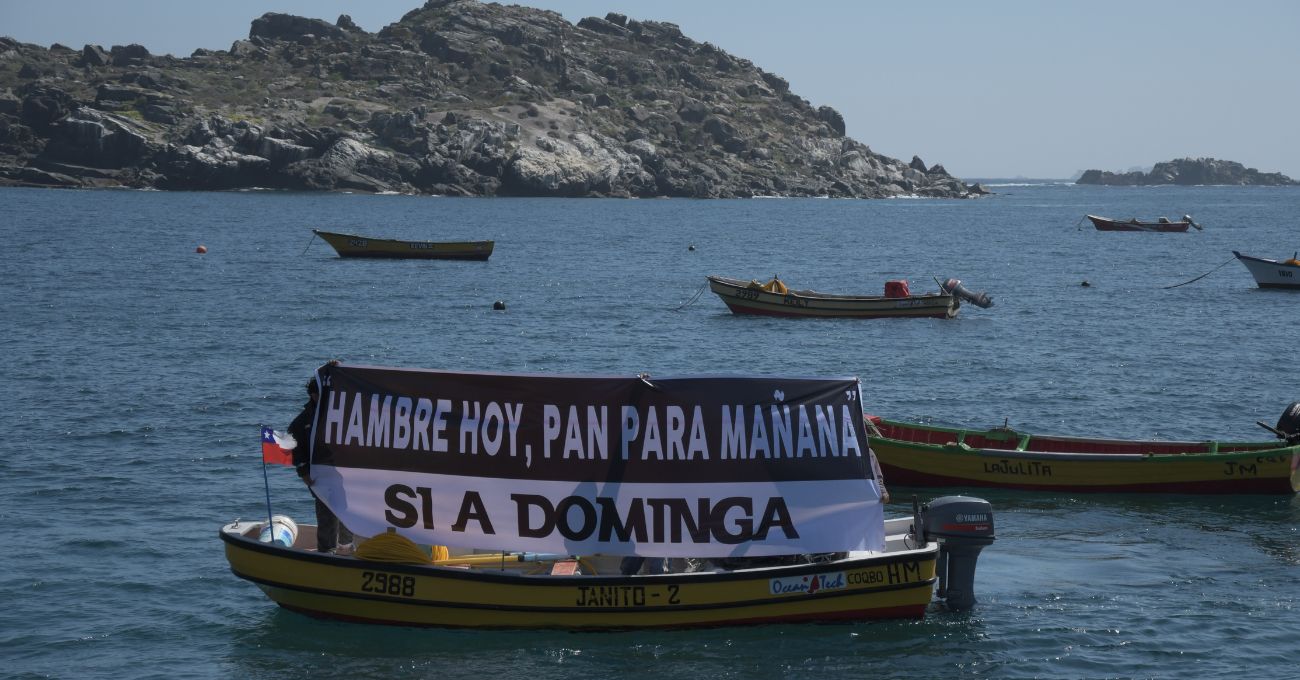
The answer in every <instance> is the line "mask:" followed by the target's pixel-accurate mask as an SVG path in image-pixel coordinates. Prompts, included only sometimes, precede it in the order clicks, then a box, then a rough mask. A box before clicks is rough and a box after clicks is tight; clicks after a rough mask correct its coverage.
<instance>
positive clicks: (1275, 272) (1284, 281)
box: [1232, 250, 1300, 290]
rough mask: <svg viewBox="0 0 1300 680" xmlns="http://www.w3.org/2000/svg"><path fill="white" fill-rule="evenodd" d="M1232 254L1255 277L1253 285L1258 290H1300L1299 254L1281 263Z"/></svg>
mask: <svg viewBox="0 0 1300 680" xmlns="http://www.w3.org/2000/svg"><path fill="white" fill-rule="evenodd" d="M1232 254H1233V255H1235V256H1236V257H1237V259H1238V260H1241V263H1242V264H1244V265H1246V269H1249V270H1250V275H1251V276H1253V277H1255V283H1256V284H1258V285H1259V287H1260V288H1290V289H1292V290H1300V253H1296V254H1295V255H1292V256H1291V259H1289V260H1282V261H1278V260H1269V259H1265V258H1262V257H1251V256H1249V255H1242V254H1241V253H1239V252H1237V251H1235V250H1234V251H1232Z"/></svg>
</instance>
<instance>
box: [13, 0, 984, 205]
mask: <svg viewBox="0 0 1300 680" xmlns="http://www.w3.org/2000/svg"><path fill="white" fill-rule="evenodd" d="M0 185H10V186H15V185H17V186H49V187H112V186H123V187H135V188H158V189H191V190H209V189H238V188H247V187H264V188H276V189H291V190H321V191H362V192H377V193H378V192H403V193H422V194H442V195H463V196H494V195H510V196H621V197H631V196H637V197H651V196H677V197H695V198H717V197H750V196H758V195H780V196H834V197H856V198H882V197H890V196H898V195H920V196H930V197H946V198H964V197H971V196H977V195H980V194H982V193H985V192H984V190H983V188H982V187H979V186H978V185H976V186H973V187H972V186H967V185H966V184H965V183H963V182H962V181H960V180H958V179H956V178H954V177H952V176H951V175H949V174H948V173H947V171H945V170H944V168H943V166H941V165H935V166H933V167H927V166H926V164H925V163H924V162H922V161H921V160H920V159H919V158H916V157H913V158H912V161H911V162H910V163H904V162H902V161H899V160H896V159H893V158H889V157H887V156H883V155H880V154H877V153H874V152H872V151H871V149H870V148H868V147H867V146H866V145H864V144H862V143H860V142H857V141H855V140H853V139H851V138H849V137H847V136H845V126H844V118H843V117H842V116H841V115H840V114H839V113H838V112H837V111H835V110H834V109H833V108H831V107H829V106H816V107H815V106H813V105H812V104H810V103H809V102H808V101H807V100H805V99H803V98H802V97H799V96H798V95H796V94H795V93H793V92H792V91H791V90H790V86H789V84H788V83H787V82H786V81H785V80H784V79H782V78H781V77H779V76H777V75H774V74H772V73H768V72H766V71H764V70H762V69H761V68H759V67H757V66H755V65H754V64H753V63H751V62H750V61H748V60H745V59H740V58H737V57H734V56H732V55H730V54H727V53H726V52H725V51H723V50H721V49H719V48H718V47H716V46H714V45H712V44H710V43H707V42H697V41H695V40H693V39H691V38H688V37H687V36H685V35H683V34H682V32H681V30H680V29H679V28H678V27H677V26H676V25H674V24H671V23H665V22H658V21H637V20H629V19H628V18H627V17H625V16H623V15H620V14H613V13H611V14H608V15H606V16H605V18H603V19H602V18H597V17H588V18H586V19H582V20H581V21H579V22H578V23H577V24H576V25H574V24H571V23H569V22H568V21H566V20H565V19H564V18H563V17H562V16H561V15H559V14H557V13H555V12H550V11H543V10H537V9H531V8H527V7H520V6H513V5H512V6H502V5H497V4H485V3H480V2H478V1H477V0H430V1H429V2H427V3H426V4H425V5H424V6H423V7H421V8H419V9H416V10H413V11H411V12H409V13H407V14H406V15H405V16H403V17H402V18H401V20H399V21H398V22H396V23H394V24H391V25H389V26H386V27H384V28H383V29H382V30H380V31H378V32H377V33H368V32H366V31H364V30H362V29H361V28H360V27H358V26H357V25H356V24H355V23H354V22H353V21H352V20H351V19H350V18H349V17H348V16H347V15H343V16H340V17H339V18H338V20H337V21H335V22H334V23H329V22H327V21H324V20H320V19H311V18H305V17H298V16H292V15H286V14H275V13H268V14H265V15H263V16H261V17H260V18H257V19H255V20H254V21H253V22H252V26H251V28H250V30H249V35H248V39H247V40H238V41H236V42H235V43H234V44H232V45H231V46H230V49H229V50H207V49H199V50H195V52H194V53H193V55H191V56H190V57H187V58H178V57H174V56H170V55H154V54H151V53H150V52H149V50H148V49H147V48H145V47H143V46H141V45H126V46H113V47H111V48H110V49H107V50H106V49H103V48H102V47H101V46H98V45H85V46H84V47H82V48H81V49H72V48H69V47H66V46H63V45H59V44H55V45H51V46H50V47H49V48H44V47H40V46H37V45H30V44H24V43H20V42H17V41H15V40H12V39H9V38H0Z"/></svg>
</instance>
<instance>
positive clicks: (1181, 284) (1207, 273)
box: [1163, 256, 1237, 290]
mask: <svg viewBox="0 0 1300 680" xmlns="http://www.w3.org/2000/svg"><path fill="white" fill-rule="evenodd" d="M1235 259H1237V258H1236V257H1235V256H1233V257H1230V258H1228V259H1227V261H1225V262H1224V263H1223V264H1221V265H1219V266H1217V267H1215V268H1214V269H1211V270H1210V271H1208V272H1205V273H1204V274H1201V275H1200V276H1198V277H1196V278H1194V279H1192V280H1191V281H1184V282H1182V283H1175V284H1174V285H1172V286H1164V287H1163V288H1164V290H1169V289H1170V288H1177V287H1179V286H1186V285H1187V284H1189V283H1193V282H1195V281H1200V280H1201V279H1203V278H1205V277H1207V276H1209V275H1210V274H1213V273H1214V272H1217V271H1219V270H1220V269H1222V268H1223V267H1224V265H1226V264H1228V262H1232V261H1233V260H1235Z"/></svg>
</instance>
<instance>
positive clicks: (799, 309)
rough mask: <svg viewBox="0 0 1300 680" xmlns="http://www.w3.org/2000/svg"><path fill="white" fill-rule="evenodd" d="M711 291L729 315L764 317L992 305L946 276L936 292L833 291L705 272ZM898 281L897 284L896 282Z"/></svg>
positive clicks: (937, 314) (880, 314) (947, 314)
mask: <svg viewBox="0 0 1300 680" xmlns="http://www.w3.org/2000/svg"><path fill="white" fill-rule="evenodd" d="M707 278H708V280H709V289H710V290H712V291H713V292H714V293H715V294H717V296H718V297H720V298H722V301H723V302H724V303H726V305H727V307H728V308H729V309H730V310H731V311H732V313H733V314H758V315H763V316H787V317H825V318H854V319H883V318H889V317H921V318H935V319H950V318H952V317H954V316H956V315H957V310H958V309H959V308H960V307H961V301H962V300H966V301H968V302H971V303H972V304H975V305H977V306H980V307H990V306H992V305H993V301H992V299H991V298H990V297H989V296H988V295H986V294H984V293H971V292H970V291H967V290H966V289H965V287H963V286H962V285H961V281H958V280H957V279H948V280H947V281H945V282H944V284H943V286H942V287H941V290H940V292H938V293H927V294H924V295H912V294H910V293H909V292H908V291H907V286H906V282H905V281H897V282H894V281H891V282H888V284H894V285H892V286H891V285H888V284H887V285H886V293H887V294H886V295H837V294H832V293H819V292H817V291H813V290H792V289H790V288H789V287H787V286H786V285H785V283H784V282H783V281H781V279H780V278H778V277H773V278H772V280H770V281H768V282H767V283H759V282H758V281H742V280H740V279H729V278H725V277H722V276H709V277H707ZM900 284H901V285H900Z"/></svg>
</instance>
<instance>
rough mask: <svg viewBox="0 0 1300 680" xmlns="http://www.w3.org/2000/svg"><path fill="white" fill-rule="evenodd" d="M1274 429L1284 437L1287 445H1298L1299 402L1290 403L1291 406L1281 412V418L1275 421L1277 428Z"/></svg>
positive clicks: (1299, 429)
mask: <svg viewBox="0 0 1300 680" xmlns="http://www.w3.org/2000/svg"><path fill="white" fill-rule="evenodd" d="M1274 429H1276V430H1277V431H1278V432H1281V433H1282V434H1284V435H1286V443H1287V444H1289V445H1295V444H1300V401H1293V402H1291V405H1290V406H1288V407H1286V410H1284V411H1282V417H1281V418H1278V419H1277V426H1276V427H1275V428H1274Z"/></svg>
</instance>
